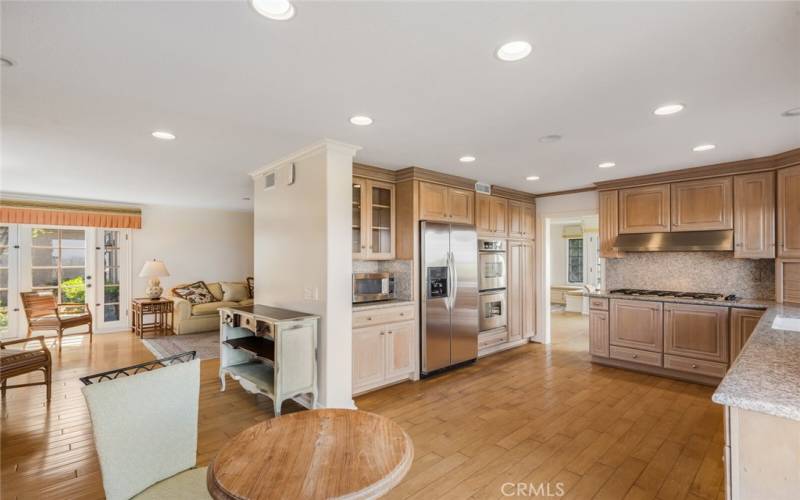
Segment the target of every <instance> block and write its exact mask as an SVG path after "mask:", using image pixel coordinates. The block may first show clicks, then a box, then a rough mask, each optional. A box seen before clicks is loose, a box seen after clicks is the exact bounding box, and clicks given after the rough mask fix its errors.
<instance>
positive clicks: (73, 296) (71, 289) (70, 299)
mask: <svg viewBox="0 0 800 500" xmlns="http://www.w3.org/2000/svg"><path fill="white" fill-rule="evenodd" d="M61 302H64V303H66V304H83V303H84V302H86V285H85V284H84V282H83V276H76V277H74V278H72V279H71V280H65V281H62V282H61Z"/></svg>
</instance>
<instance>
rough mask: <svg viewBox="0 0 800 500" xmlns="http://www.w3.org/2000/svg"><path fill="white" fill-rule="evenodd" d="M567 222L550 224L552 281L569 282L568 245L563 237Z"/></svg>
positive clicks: (557, 282) (562, 283)
mask: <svg viewBox="0 0 800 500" xmlns="http://www.w3.org/2000/svg"><path fill="white" fill-rule="evenodd" d="M564 226H565V224H552V225H551V226H550V283H551V284H552V285H566V284H567V245H566V243H565V240H564V238H563V232H564Z"/></svg>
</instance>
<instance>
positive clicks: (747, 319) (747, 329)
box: [731, 307, 764, 364]
mask: <svg viewBox="0 0 800 500" xmlns="http://www.w3.org/2000/svg"><path fill="white" fill-rule="evenodd" d="M763 314H764V311H760V310H757V309H739V308H736V307H734V308H731V364H733V362H734V361H736V358H737V357H738V356H739V353H740V352H742V348H743V347H744V345H745V343H747V339H749V338H750V335H752V334H753V330H755V328H756V325H757V324H758V321H759V320H760V319H761V316H762V315H763Z"/></svg>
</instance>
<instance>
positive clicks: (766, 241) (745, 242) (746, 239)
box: [733, 172, 775, 259]
mask: <svg viewBox="0 0 800 500" xmlns="http://www.w3.org/2000/svg"><path fill="white" fill-rule="evenodd" d="M733 229H734V230H733V240H734V246H733V256H734V257H737V258H740V259H772V258H775V173H774V172H758V173H755V174H747V175H737V176H735V177H734V178H733Z"/></svg>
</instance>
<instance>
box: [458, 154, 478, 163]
mask: <svg viewBox="0 0 800 500" xmlns="http://www.w3.org/2000/svg"><path fill="white" fill-rule="evenodd" d="M458 161H460V162H461V163H472V162H473V161H475V157H474V156H469V155H467V156H462V157H461V158H459V159H458Z"/></svg>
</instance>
